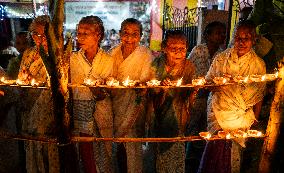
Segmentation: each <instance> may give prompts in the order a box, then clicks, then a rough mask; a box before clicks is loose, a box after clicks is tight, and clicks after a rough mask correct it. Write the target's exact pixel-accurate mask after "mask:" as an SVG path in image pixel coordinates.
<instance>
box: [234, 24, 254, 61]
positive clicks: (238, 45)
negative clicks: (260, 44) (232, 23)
mask: <svg viewBox="0 0 284 173" xmlns="http://www.w3.org/2000/svg"><path fill="white" fill-rule="evenodd" d="M253 43H254V41H253V37H252V35H251V33H250V31H249V29H248V28H239V29H238V30H237V32H236V34H235V46H234V49H235V50H236V51H237V54H238V56H239V57H240V56H243V55H245V54H246V53H248V52H249V51H250V50H251V48H252V46H253Z"/></svg>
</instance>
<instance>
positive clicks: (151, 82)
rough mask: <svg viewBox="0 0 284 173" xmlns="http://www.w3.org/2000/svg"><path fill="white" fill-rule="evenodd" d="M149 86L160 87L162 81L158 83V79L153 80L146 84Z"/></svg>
mask: <svg viewBox="0 0 284 173" xmlns="http://www.w3.org/2000/svg"><path fill="white" fill-rule="evenodd" d="M146 84H147V86H159V85H160V84H161V81H158V80H156V79H152V80H150V81H148V82H146Z"/></svg>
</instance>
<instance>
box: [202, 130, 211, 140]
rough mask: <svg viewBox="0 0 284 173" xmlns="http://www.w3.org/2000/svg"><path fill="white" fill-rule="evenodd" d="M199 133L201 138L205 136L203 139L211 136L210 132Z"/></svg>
mask: <svg viewBox="0 0 284 173" xmlns="http://www.w3.org/2000/svg"><path fill="white" fill-rule="evenodd" d="M199 135H200V136H201V137H202V138H205V139H210V138H211V134H210V133H209V132H200V133H199Z"/></svg>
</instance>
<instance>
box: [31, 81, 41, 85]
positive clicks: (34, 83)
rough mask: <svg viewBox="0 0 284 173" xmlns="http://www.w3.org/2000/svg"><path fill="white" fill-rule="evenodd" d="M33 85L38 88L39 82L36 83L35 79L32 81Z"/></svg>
mask: <svg viewBox="0 0 284 173" xmlns="http://www.w3.org/2000/svg"><path fill="white" fill-rule="evenodd" d="M31 85H32V86H38V85H39V83H38V82H36V81H35V79H32V81H31Z"/></svg>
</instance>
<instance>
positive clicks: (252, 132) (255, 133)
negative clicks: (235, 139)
mask: <svg viewBox="0 0 284 173" xmlns="http://www.w3.org/2000/svg"><path fill="white" fill-rule="evenodd" d="M247 134H248V136H250V137H261V136H262V133H261V132H260V131H257V130H248V133H247Z"/></svg>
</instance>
